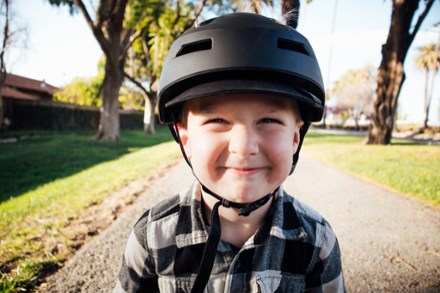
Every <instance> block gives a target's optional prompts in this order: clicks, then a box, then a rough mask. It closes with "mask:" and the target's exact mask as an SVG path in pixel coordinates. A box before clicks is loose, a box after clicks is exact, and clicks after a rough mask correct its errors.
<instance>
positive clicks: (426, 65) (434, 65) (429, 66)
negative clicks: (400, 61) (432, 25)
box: [416, 43, 440, 130]
mask: <svg viewBox="0 0 440 293" xmlns="http://www.w3.org/2000/svg"><path fill="white" fill-rule="evenodd" d="M417 49H418V51H419V54H418V55H417V57H416V67H417V68H419V69H422V70H423V71H424V72H425V109H424V110H425V120H424V122H423V128H422V130H425V129H426V128H428V119H429V108H430V106H431V100H432V92H433V89H434V78H435V75H436V74H437V72H438V70H439V60H440V58H439V44H434V43H431V44H428V45H426V46H423V47H419V48H417ZM429 81H431V86H429Z"/></svg>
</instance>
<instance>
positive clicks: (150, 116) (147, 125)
mask: <svg viewBox="0 0 440 293" xmlns="http://www.w3.org/2000/svg"><path fill="white" fill-rule="evenodd" d="M156 101H157V92H151V91H150V93H149V95H148V98H146V99H145V113H144V132H145V133H147V134H155V133H156V115H155V109H156Z"/></svg>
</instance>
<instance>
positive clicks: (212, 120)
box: [208, 118, 225, 123]
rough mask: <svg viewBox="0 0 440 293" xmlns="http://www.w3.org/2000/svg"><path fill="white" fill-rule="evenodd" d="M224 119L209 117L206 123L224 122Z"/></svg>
mask: <svg viewBox="0 0 440 293" xmlns="http://www.w3.org/2000/svg"><path fill="white" fill-rule="evenodd" d="M224 122H225V120H224V119H223V118H213V119H209V120H208V123H224Z"/></svg>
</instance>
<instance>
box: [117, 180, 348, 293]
mask: <svg viewBox="0 0 440 293" xmlns="http://www.w3.org/2000/svg"><path fill="white" fill-rule="evenodd" d="M208 232H209V225H208V223H207V221H206V220H205V219H204V217H203V214H202V208H201V188H200V185H199V184H198V183H195V184H194V185H193V186H192V187H191V188H190V189H189V190H188V191H186V192H185V193H182V194H180V195H176V196H174V197H171V198H169V199H166V200H164V201H163V202H161V203H160V204H159V205H157V206H156V207H153V208H152V209H150V210H149V211H147V212H146V213H145V214H144V215H143V216H142V217H141V218H140V219H139V221H138V222H137V223H136V224H135V226H134V229H133V231H132V233H131V235H130V237H129V239H128V241H127V245H126V250H125V253H124V257H123V262H122V267H121V270H120V274H119V281H118V282H117V284H116V287H115V288H114V292H190V291H191V288H192V286H193V283H194V280H195V278H196V275H197V270H198V267H199V264H200V261H201V257H202V254H203V248H204V244H205V242H206V240H207V238H208ZM344 291H345V287H344V279H343V274H342V266H341V258H340V252H339V246H338V242H337V239H336V237H335V235H334V233H333V231H332V229H331V228H330V226H329V224H328V223H327V222H326V221H325V220H324V219H323V218H322V217H321V216H320V215H319V214H318V213H316V212H315V211H313V210H312V209H310V208H309V207H307V206H306V205H304V204H302V203H301V202H299V201H298V200H296V199H294V198H293V197H291V196H290V195H288V194H287V193H286V192H285V191H283V189H282V188H280V189H279V191H278V193H277V194H276V196H275V200H274V202H273V204H272V207H271V209H270V212H269V214H268V216H267V219H266V221H265V224H263V226H262V227H261V228H260V229H259V231H257V233H256V234H255V235H254V236H252V237H251V238H250V239H249V240H248V241H247V242H246V243H245V244H244V245H243V247H241V248H240V249H239V250H238V249H236V248H234V247H232V246H231V245H229V244H228V243H226V242H223V241H220V243H219V245H218V248H217V254H216V258H215V262H214V266H213V269H212V272H211V276H210V279H209V282H208V284H207V286H206V289H205V292H344Z"/></svg>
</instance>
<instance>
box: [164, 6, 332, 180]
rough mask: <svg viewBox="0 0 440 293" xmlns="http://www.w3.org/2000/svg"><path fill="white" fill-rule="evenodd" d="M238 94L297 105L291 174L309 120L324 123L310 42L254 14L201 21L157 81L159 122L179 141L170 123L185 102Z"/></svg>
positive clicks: (321, 94)
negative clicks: (286, 100)
mask: <svg viewBox="0 0 440 293" xmlns="http://www.w3.org/2000/svg"><path fill="white" fill-rule="evenodd" d="M237 93H255V94H270V95H279V96H283V97H288V98H291V99H294V100H296V101H297V103H298V106H299V111H300V115H301V118H302V120H303V121H304V126H303V127H302V129H301V131H300V136H301V139H300V145H299V146H298V150H297V152H296V154H295V156H294V158H293V165H292V172H293V170H294V168H295V165H296V163H297V161H298V155H299V150H300V148H301V145H302V141H303V138H304V136H305V134H306V132H307V130H308V127H309V125H310V122H317V121H320V120H321V119H322V115H323V110H324V104H325V93H324V84H323V80H322V76H321V70H320V68H319V64H318V60H317V59H316V56H315V54H314V52H313V49H312V47H311V45H310V43H309V41H308V40H307V39H306V38H305V37H304V36H303V35H301V34H300V33H299V32H298V31H296V30H295V29H293V28H291V27H289V26H286V25H283V24H280V23H278V22H276V21H275V20H274V19H271V18H267V17H264V16H261V15H258V14H252V13H233V14H228V15H224V16H220V17H218V18H214V19H211V20H208V21H205V22H204V23H202V24H200V25H199V27H196V28H193V29H190V30H188V31H187V32H185V33H184V34H183V35H182V36H180V37H179V38H178V39H177V40H176V41H175V42H174V43H173V44H172V46H171V48H170V51H169V53H168V56H167V58H166V60H165V63H164V66H163V70H162V74H161V77H160V81H159V90H158V107H159V120H160V121H161V122H162V123H164V124H169V125H170V130H171V132H172V134H173V136H174V138H175V139H176V141H178V142H179V137H178V135H177V133H176V130H175V128H174V127H173V126H172V125H173V124H174V123H176V122H178V121H177V120H178V119H179V117H180V113H179V112H180V109H181V106H182V104H183V102H184V101H186V100H189V99H194V98H203V97H208V96H214V95H222V94H237ZM184 155H185V154H184ZM188 163H189V162H188Z"/></svg>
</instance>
